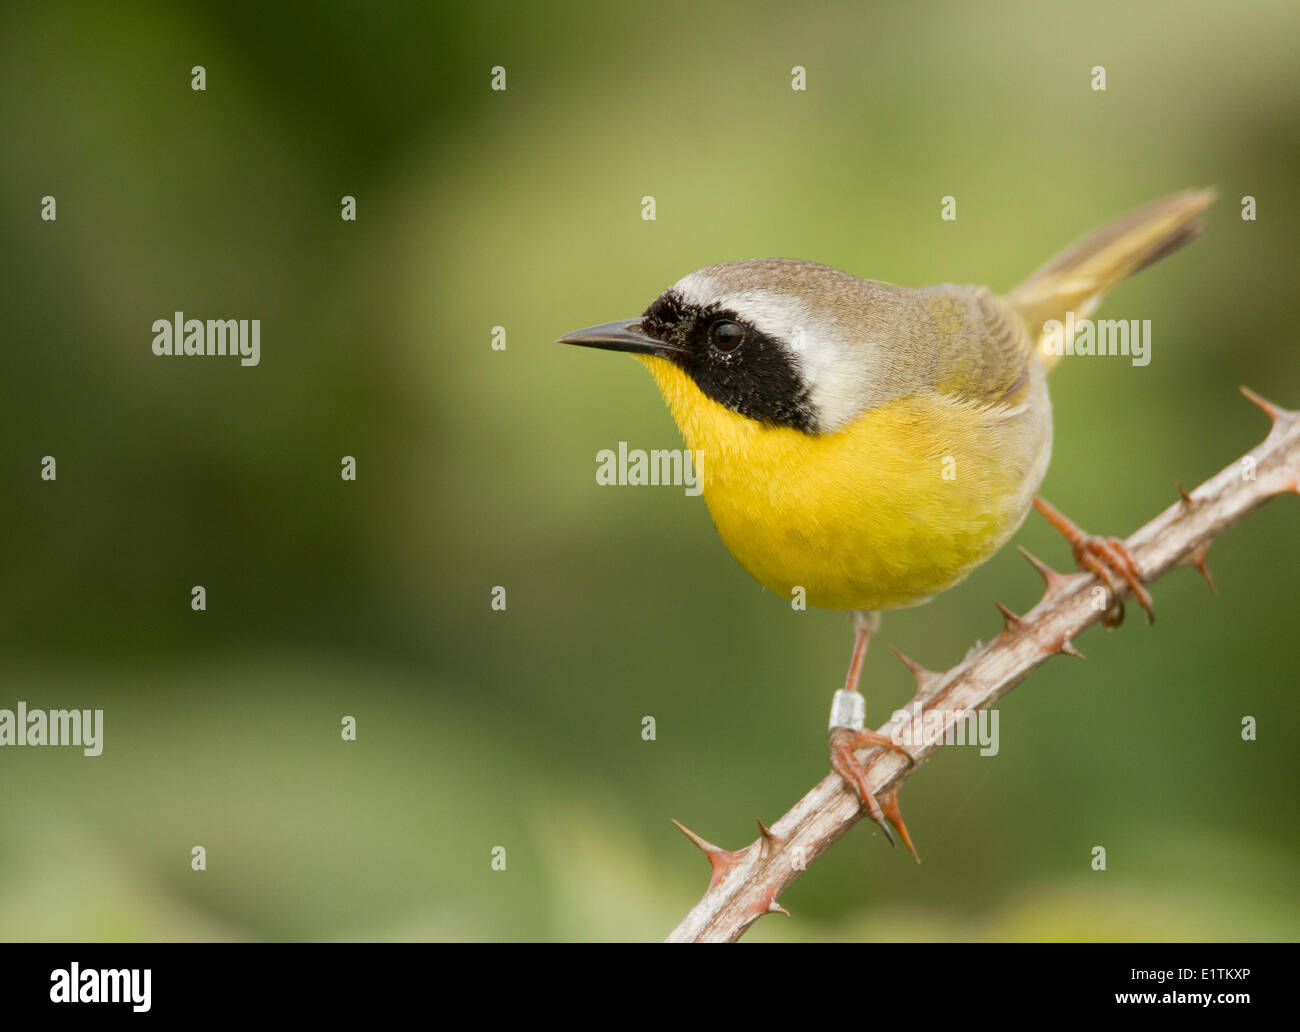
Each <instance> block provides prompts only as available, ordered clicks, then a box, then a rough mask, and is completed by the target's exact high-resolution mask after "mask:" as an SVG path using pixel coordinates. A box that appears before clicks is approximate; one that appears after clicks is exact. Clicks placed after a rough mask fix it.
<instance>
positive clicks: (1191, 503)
mask: <svg viewBox="0 0 1300 1032" xmlns="http://www.w3.org/2000/svg"><path fill="white" fill-rule="evenodd" d="M1175 486H1176V487H1177V488H1178V493H1179V494H1180V495H1181V496H1182V499H1183V504H1184V505H1185V506H1187V508H1188V509H1194V508H1196V499H1195V498H1193V497H1192V496H1191V495H1189V494H1188V493H1187V488H1185V487H1183V485H1182V484H1176V485H1175Z"/></svg>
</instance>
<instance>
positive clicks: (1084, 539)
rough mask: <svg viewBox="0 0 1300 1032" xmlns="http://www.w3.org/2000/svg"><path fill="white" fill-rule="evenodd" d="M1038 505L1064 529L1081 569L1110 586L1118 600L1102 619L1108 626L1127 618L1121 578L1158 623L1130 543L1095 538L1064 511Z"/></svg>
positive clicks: (1037, 501)
mask: <svg viewBox="0 0 1300 1032" xmlns="http://www.w3.org/2000/svg"><path fill="white" fill-rule="evenodd" d="M1034 508H1036V509H1037V510H1038V511H1039V512H1041V513H1042V514H1043V515H1044V516H1045V517H1047V522H1048V523H1050V524H1051V525H1052V526H1053V527H1055V528H1056V529H1057V530H1059V531H1060V532H1061V536H1062V537H1064V538H1065V540H1066V541H1067V542H1068V543H1069V545H1070V547H1071V548H1072V549H1073V550H1074V561H1075V564H1076V565H1077V566H1078V567H1079V569H1080V570H1082V571H1084V572H1085V573H1091V574H1095V575H1096V576H1097V578H1098V579H1099V580H1100V581H1101V582H1102V583H1103V584H1105V585H1106V588H1107V590H1108V591H1109V592H1110V597H1111V598H1112V599H1113V600H1114V601H1113V602H1112V604H1111V606H1110V608H1109V609H1107V610H1106V612H1105V614H1104V615H1103V616H1102V618H1101V622H1102V623H1103V624H1105V625H1106V626H1107V627H1117V626H1119V624H1120V622H1121V621H1123V619H1124V600H1123V599H1122V598H1120V595H1119V591H1118V590H1117V586H1116V582H1115V578H1116V577H1119V579H1120V580H1122V581H1123V582H1124V583H1125V584H1126V585H1128V588H1129V590H1130V591H1132V592H1133V596H1134V597H1135V598H1136V599H1137V600H1138V604H1139V605H1140V606H1141V607H1142V608H1143V609H1145V610H1146V614H1147V622H1148V623H1154V622H1155V619H1156V616H1155V613H1154V612H1153V611H1152V608H1151V594H1150V592H1148V591H1147V589H1146V587H1145V586H1144V585H1143V583H1142V571H1141V570H1140V569H1139V568H1138V564H1137V560H1135V559H1134V558H1133V553H1132V552H1130V551H1129V550H1128V546H1127V545H1125V544H1124V542H1123V541H1121V540H1120V539H1119V538H1113V537H1111V538H1100V537H1093V536H1092V535H1091V534H1088V533H1085V532H1084V531H1083V530H1082V529H1081V528H1079V527H1077V526H1075V524H1074V523H1073V522H1071V520H1070V519H1069V517H1067V516H1066V515H1065V514H1064V513H1062V512H1060V511H1059V510H1058V509H1056V508H1055V507H1054V506H1052V505H1050V504H1049V503H1048V502H1046V501H1044V500H1043V499H1042V498H1038V497H1035V498H1034Z"/></svg>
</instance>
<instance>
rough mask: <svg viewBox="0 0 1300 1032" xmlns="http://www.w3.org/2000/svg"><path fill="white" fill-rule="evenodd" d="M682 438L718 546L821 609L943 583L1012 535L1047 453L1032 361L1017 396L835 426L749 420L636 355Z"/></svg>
mask: <svg viewBox="0 0 1300 1032" xmlns="http://www.w3.org/2000/svg"><path fill="white" fill-rule="evenodd" d="M636 357H637V359H638V360H639V361H641V362H642V363H643V364H644V365H645V366H646V367H647V368H648V369H649V370H650V372H651V374H652V375H653V376H654V378H655V381H656V382H657V383H658V385H659V389H660V391H661V392H662V393H663V396H664V400H665V401H666V402H667V403H668V406H669V408H670V409H671V411H672V414H673V418H674V419H675V420H676V421H677V425H678V427H679V428H680V429H681V432H682V435H683V436H684V437H685V439H686V443H687V446H688V447H689V448H690V449H691V450H692V451H695V452H702V453H703V462H702V469H701V470H699V471H697V473H698V474H699V475H700V476H701V483H702V485H703V493H704V498H705V501H706V502H707V504H708V507H709V513H710V514H711V515H712V517H713V522H714V524H715V525H716V526H717V529H718V533H719V534H720V535H721V537H722V540H723V542H724V543H725V544H726V546H727V548H729V549H730V550H731V553H732V555H734V556H735V557H736V559H737V560H738V561H739V562H740V564H741V565H742V566H743V567H744V568H745V569H746V570H748V571H749V572H750V573H751V574H752V575H753V576H754V577H755V578H756V579H757V580H758V581H759V582H760V583H762V584H763V585H765V586H766V587H768V588H770V589H771V590H772V591H774V592H776V593H778V594H779V595H782V596H784V597H785V598H787V599H792V598H796V597H799V593H800V590H802V592H803V595H802V597H803V598H804V599H805V600H806V601H807V603H808V604H810V605H814V606H820V607H823V608H827V609H870V610H880V609H896V608H901V607H904V606H913V605H918V604H920V603H922V602H925V601H927V600H928V599H929V598H931V597H933V596H934V595H936V594H938V593H939V592H941V591H943V590H944V589H945V588H948V587H951V586H952V585H953V584H955V583H957V582H958V581H960V580H961V579H962V578H963V577H965V576H966V574H967V573H969V572H970V571H971V570H972V569H973V568H974V567H975V566H977V565H979V564H980V563H981V562H983V561H984V560H985V559H987V558H988V557H989V556H990V555H991V554H992V553H993V552H995V551H996V550H997V549H998V548H999V547H1000V546H1001V545H1002V544H1003V543H1004V542H1005V541H1006V540H1007V538H1009V537H1010V536H1011V534H1013V533H1014V532H1015V530H1016V528H1017V527H1018V526H1019V525H1020V522H1021V520H1023V519H1024V516H1025V513H1026V512H1027V511H1028V509H1029V505H1030V502H1031V501H1032V497H1033V492H1034V490H1035V489H1036V488H1037V486H1038V483H1039V482H1040V481H1041V479H1042V476H1043V472H1044V471H1045V470H1046V467H1047V460H1048V457H1049V454H1050V450H1051V430H1050V427H1051V407H1050V402H1049V401H1048V399H1047V390H1046V382H1045V372H1044V370H1043V368H1042V366H1041V363H1038V362H1034V363H1033V364H1032V366H1031V387H1030V390H1029V392H1028V394H1027V397H1026V400H1025V402H1024V403H1023V404H1021V405H1018V406H1016V407H1015V408H1011V409H998V408H990V407H988V406H982V405H977V404H972V403H970V402H967V401H963V400H961V399H958V398H950V397H945V396H941V395H935V394H926V395H920V396H916V397H909V398H901V399H898V400H896V401H891V402H889V403H887V404H884V405H881V406H879V407H878V408H874V409H871V410H870V411H868V412H866V413H864V414H863V415H862V416H861V417H860V418H859V419H857V420H856V421H855V422H853V423H851V424H850V425H848V426H846V427H844V428H843V429H842V430H839V431H837V432H835V433H828V434H807V433H803V432H802V431H799V430H796V429H792V428H789V427H780V426H772V425H768V424H764V423H760V422H758V421H756V420H753V419H749V418H746V417H744V416H741V415H738V414H736V413H735V412H732V411H731V410H730V409H728V408H726V407H725V406H723V405H721V404H719V403H718V402H716V401H713V400H712V399H710V398H708V397H707V396H705V395H704V394H703V393H702V392H701V391H700V389H699V388H698V387H697V386H696V385H695V383H694V381H693V380H692V379H691V378H690V376H689V375H687V373H686V372H684V371H683V370H682V369H681V368H680V367H679V366H677V365H675V364H674V363H672V362H669V361H666V360H664V359H661V358H658V357H655V356H650V355H637V356H636Z"/></svg>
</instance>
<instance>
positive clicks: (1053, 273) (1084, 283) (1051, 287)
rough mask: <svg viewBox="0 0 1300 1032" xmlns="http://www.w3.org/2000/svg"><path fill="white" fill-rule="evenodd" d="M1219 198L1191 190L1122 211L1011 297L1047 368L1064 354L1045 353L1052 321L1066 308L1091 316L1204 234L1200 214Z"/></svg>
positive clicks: (1062, 317)
mask: <svg viewBox="0 0 1300 1032" xmlns="http://www.w3.org/2000/svg"><path fill="white" fill-rule="evenodd" d="M1213 200H1214V190H1213V189H1207V190H1186V191H1184V192H1183V193H1179V194H1175V195H1174V196H1172V197H1166V198H1165V199H1164V200H1161V201H1156V202H1155V203H1154V204H1149V205H1147V206H1146V207H1144V208H1139V209H1138V210H1137V211H1134V212H1130V213H1129V214H1128V215H1122V216H1120V217H1119V218H1118V219H1116V220H1115V221H1113V222H1110V223H1108V224H1107V225H1105V226H1102V227H1101V228H1100V229H1098V230H1096V231H1095V232H1093V233H1090V234H1089V235H1088V236H1086V237H1084V238H1083V239H1082V240H1080V241H1079V242H1078V243H1076V244H1075V245H1074V246H1073V247H1070V248H1068V249H1066V250H1065V251H1063V252H1062V253H1061V254H1059V255H1057V256H1056V257H1055V258H1053V259H1052V260H1051V261H1050V262H1048V263H1047V264H1046V265H1044V266H1043V267H1042V268H1041V269H1039V270H1038V271H1037V272H1035V273H1034V274H1033V275H1032V276H1030V277H1029V279H1027V280H1025V282H1024V283H1022V284H1021V285H1020V286H1018V287H1016V289H1015V290H1013V291H1011V293H1010V294H1008V295H1007V297H1006V301H1007V303H1008V304H1009V305H1010V306H1011V307H1012V308H1014V309H1015V310H1016V311H1017V312H1018V313H1019V314H1020V316H1021V318H1023V319H1024V320H1025V325H1026V326H1028V327H1029V331H1030V334H1031V335H1033V336H1035V337H1037V338H1038V346H1039V352H1040V354H1042V356H1043V360H1044V362H1045V363H1046V364H1047V366H1048V368H1051V366H1052V365H1054V364H1055V363H1056V362H1057V361H1058V358H1059V356H1057V355H1052V354H1049V353H1046V352H1044V351H1043V348H1042V345H1043V342H1044V339H1045V337H1046V334H1045V333H1044V330H1043V325H1044V324H1045V323H1046V322H1048V321H1049V320H1053V319H1055V320H1057V321H1061V322H1063V321H1064V320H1065V314H1066V313H1067V312H1073V313H1074V315H1075V318H1076V319H1084V318H1087V317H1088V315H1089V314H1091V312H1092V311H1093V310H1094V309H1095V308H1096V307H1097V304H1098V302H1099V301H1100V300H1101V296H1102V295H1103V294H1104V293H1105V292H1106V291H1107V290H1109V289H1110V288H1111V287H1113V286H1114V285H1115V284H1116V283H1118V282H1120V280H1123V279H1126V278H1127V277H1129V276H1132V275H1133V274H1134V273H1136V272H1139V271H1141V270H1142V269H1145V268H1146V267H1147V266H1148V265H1150V264H1151V263H1153V262H1157V261H1159V260H1160V259H1161V258H1164V257H1165V256H1166V255H1170V254H1173V253H1174V252H1175V251H1177V250H1178V249H1179V248H1180V247H1184V246H1186V245H1187V244H1190V243H1191V242H1192V241H1193V240H1195V239H1196V238H1197V237H1199V236H1200V235H1201V233H1203V232H1204V229H1205V227H1204V226H1203V225H1202V224H1201V223H1200V222H1199V221H1198V219H1197V216H1199V215H1200V214H1201V213H1202V212H1203V211H1205V209H1206V208H1208V207H1209V206H1210V204H1211V202H1212V201H1213Z"/></svg>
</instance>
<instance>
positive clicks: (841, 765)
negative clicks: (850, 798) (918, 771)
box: [830, 727, 921, 864]
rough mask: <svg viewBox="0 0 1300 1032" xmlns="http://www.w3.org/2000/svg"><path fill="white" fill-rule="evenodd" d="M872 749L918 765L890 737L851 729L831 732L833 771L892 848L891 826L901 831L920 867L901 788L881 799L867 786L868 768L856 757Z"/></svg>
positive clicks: (839, 728) (909, 764) (887, 793)
mask: <svg viewBox="0 0 1300 1032" xmlns="http://www.w3.org/2000/svg"><path fill="white" fill-rule="evenodd" d="M870 745H875V746H880V747H881V748H883V749H888V750H890V751H891V752H896V753H898V754H899V755H900V756H902V757H903V758H904V759H905V760H907V763H908V766H911V765H912V764H913V763H914V762H915V761H914V760H913V759H912V754H911V753H909V752H908V751H907V750H906V749H905V748H904V747H903V746H902V745H901V744H899V743H898V742H896V741H895V740H894V739H892V738H890V737H889V736H888V735H882V734H880V733H879V732H877V731H869V730H858V731H855V730H854V729H853V728H851V727H832V728H831V731H830V748H831V769H832V770H834V771H835V773H836V774H838V775H839V776H840V777H841V778H843V779H844V782H845V784H847V785H848V786H849V787H850V788H852V789H853V790H854V791H855V792H856V793H857V794H858V799H860V800H861V802H862V807H863V809H864V810H866V811H867V816H868V817H870V818H871V819H872V820H873V821H875V822H876V823H877V824H878V825H880V830H881V831H883V832H884V833H885V838H887V839H888V840H889V844H890V845H891V846H892V845H893V844H894V836H893V834H892V833H891V832H890V830H889V825H890V824H892V825H893V826H894V827H895V828H897V829H898V834H899V835H900V836H901V837H902V839H903V844H904V845H905V846H907V849H908V851H909V852H910V853H911V854H912V858H913V859H914V860H916V862H917V863H918V864H919V863H920V862H921V858H920V857H919V856H917V855H916V847H915V846H913V845H912V836H911V835H909V834H908V833H907V825H906V824H904V823H903V814H902V811H900V810H899V808H898V785H897V784H894V785H893V786H892V787H891V788H889V789H888V790H887V791H886V792H885V794H884V795H883V796H882V797H881V798H880V799H877V798H876V796H875V795H874V794H873V793H872V791H871V789H870V788H869V787H868V786H867V778H866V773H867V772H866V768H864V767H863V765H862V764H861V763H860V762H859V761H858V757H857V755H856V753H857V750H859V749H862V748H865V747H866V746H870ZM886 822H888V823H886Z"/></svg>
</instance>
